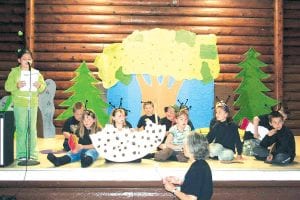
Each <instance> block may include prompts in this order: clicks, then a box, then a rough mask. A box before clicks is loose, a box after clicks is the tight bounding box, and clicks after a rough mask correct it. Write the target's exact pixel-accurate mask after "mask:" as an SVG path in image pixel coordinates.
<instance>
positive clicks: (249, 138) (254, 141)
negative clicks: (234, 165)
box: [240, 104, 287, 156]
mask: <svg viewBox="0 0 300 200" xmlns="http://www.w3.org/2000/svg"><path fill="white" fill-rule="evenodd" d="M278 106H279V109H278V112H279V113H281V114H282V116H283V117H284V120H286V119H287V114H286V113H285V112H284V109H283V107H282V106H281V104H279V105H278ZM272 110H273V111H274V110H276V109H275V108H272ZM240 128H241V129H243V130H245V135H244V144H243V154H245V155H248V156H252V155H253V148H255V147H256V146H258V145H259V143H260V142H261V141H262V140H263V139H264V137H265V136H266V135H267V134H268V132H269V131H270V130H272V129H273V128H272V126H271V125H270V123H269V114H265V115H260V116H255V117H254V118H253V123H251V122H250V121H249V120H248V119H247V118H244V119H243V120H242V123H241V126H240Z"/></svg>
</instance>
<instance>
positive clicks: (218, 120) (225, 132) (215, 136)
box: [206, 102, 242, 161]
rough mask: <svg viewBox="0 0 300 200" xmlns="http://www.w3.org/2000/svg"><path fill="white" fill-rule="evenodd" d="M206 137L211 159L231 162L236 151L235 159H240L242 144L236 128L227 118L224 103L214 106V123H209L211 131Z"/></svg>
mask: <svg viewBox="0 0 300 200" xmlns="http://www.w3.org/2000/svg"><path fill="white" fill-rule="evenodd" d="M206 137H207V140H208V142H209V143H210V145H209V151H210V157H211V158H218V159H219V160H221V161H231V160H233V159H234V154H235V152H236V150H237V153H238V155H237V159H241V158H242V142H241V140H240V136H239V132H238V126H237V125H236V124H235V123H234V122H233V121H232V120H231V118H230V117H229V107H228V106H227V105H226V104H225V103H224V102H223V103H221V104H217V105H216V117H215V122H214V123H211V129H210V131H209V133H208V134H207V136H206Z"/></svg>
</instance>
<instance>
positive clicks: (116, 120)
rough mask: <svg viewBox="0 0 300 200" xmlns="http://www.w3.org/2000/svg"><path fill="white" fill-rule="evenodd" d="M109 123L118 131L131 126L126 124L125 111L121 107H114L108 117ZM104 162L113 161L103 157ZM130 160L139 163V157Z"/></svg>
mask: <svg viewBox="0 0 300 200" xmlns="http://www.w3.org/2000/svg"><path fill="white" fill-rule="evenodd" d="M110 123H111V125H113V126H114V127H115V128H117V129H118V130H119V131H121V130H122V129H124V128H132V127H131V124H128V122H127V121H126V112H125V110H124V109H122V108H116V109H114V110H113V111H112V113H111V117H110ZM105 161H106V162H113V161H110V160H108V159H105ZM131 162H134V163H139V162H141V159H137V160H133V161H131Z"/></svg>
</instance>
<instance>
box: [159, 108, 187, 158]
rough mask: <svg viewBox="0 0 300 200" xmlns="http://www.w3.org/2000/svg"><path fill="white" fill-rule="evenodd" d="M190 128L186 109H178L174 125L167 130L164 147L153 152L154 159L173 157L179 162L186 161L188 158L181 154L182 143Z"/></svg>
mask: <svg viewBox="0 0 300 200" xmlns="http://www.w3.org/2000/svg"><path fill="white" fill-rule="evenodd" d="M190 130H191V128H190V126H189V125H188V113H187V112H186V110H181V111H179V112H178V113H177V114H176V125H174V126H172V127H171V128H170V130H169V134H168V136H167V139H166V143H165V147H164V148H163V149H162V150H160V151H158V152H156V153H155V155H154V160H156V161H166V160H168V159H174V160H177V161H179V162H187V161H188V159H187V158H186V157H185V156H184V154H183V145H184V140H185V139H186V137H187V135H188V134H189V132H190Z"/></svg>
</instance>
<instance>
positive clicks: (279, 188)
mask: <svg viewBox="0 0 300 200" xmlns="http://www.w3.org/2000/svg"><path fill="white" fill-rule="evenodd" d="M62 141H63V137H62V136H61V135H58V136H56V138H47V139H46V138H45V139H44V138H39V139H38V146H39V149H40V151H41V152H44V151H45V150H50V149H52V150H54V151H58V150H60V149H61V145H62ZM299 146H300V137H299V136H298V137H296V147H297V151H296V152H297V153H296V154H297V156H296V158H295V161H294V163H293V164H291V165H288V166H284V167H283V166H273V165H270V164H266V163H264V162H262V161H257V160H255V159H254V158H253V157H246V156H244V159H243V160H242V163H230V164H225V163H221V162H219V161H217V160H208V163H209V164H210V167H211V169H212V174H213V181H214V187H215V194H214V198H213V199H218V198H219V197H220V198H221V197H222V198H224V199H226V198H227V199H238V198H232V196H231V194H230V193H228V191H229V190H233V192H235V191H238V190H240V192H239V193H240V194H239V195H242V194H244V195H249V196H248V198H245V199H254V198H258V199H263V197H269V195H271V196H272V195H273V196H274V197H277V196H278V195H279V196H278V197H287V198H286V199H293V198H292V197H296V195H300V148H299ZM58 155H59V154H58ZM61 155H64V154H63V153H61ZM39 156H40V162H41V164H40V165H37V166H28V167H27V171H26V167H22V166H18V165H17V162H16V161H15V162H14V163H13V164H11V165H10V166H7V167H3V168H0V188H1V190H2V191H3V192H5V194H9V193H10V194H11V193H14V192H16V191H17V190H16V189H15V188H21V189H19V190H22V191H23V192H25V191H27V190H33V188H35V189H37V188H43V191H44V190H45V191H44V193H45V194H47V196H49V198H48V199H51V198H50V196H51V195H54V194H52V192H53V189H56V190H57V188H68V190H66V191H68V192H70V191H73V189H75V188H85V189H84V190H83V191H85V190H86V191H89V192H90V194H91V197H90V198H87V199H93V198H94V195H95V193H94V192H95V191H97V193H98V195H100V196H101V197H103V199H110V198H107V197H105V198H104V196H103V195H106V194H107V193H108V191H106V190H107V189H108V188H110V190H109V191H111V192H112V194H111V195H115V198H111V199H120V198H121V197H122V199H123V196H124V195H125V194H128V195H129V194H130V195H129V196H132V195H133V196H132V197H136V195H134V194H139V195H141V192H142V193H145V196H144V197H145V198H146V196H147V198H148V199H152V197H153V198H154V196H156V195H158V196H160V197H162V196H164V198H162V199H171V198H172V194H169V193H167V192H165V191H164V189H163V186H162V181H161V179H162V178H163V177H165V176H168V175H176V176H179V177H183V176H184V174H185V173H186V171H187V169H188V168H189V166H190V163H179V162H173V161H169V162H156V161H154V160H152V159H143V160H142V162H141V163H105V161H104V159H103V158H100V159H99V160H97V161H96V162H95V163H94V164H93V165H92V166H91V167H89V168H80V162H76V163H70V164H67V165H64V166H61V167H54V166H53V165H52V164H51V163H50V162H49V161H48V160H47V158H46V156H47V155H46V154H43V153H40V155H39ZM95 188H97V190H95V191H94V189H95ZM250 188H252V189H253V190H251V191H249V189H250ZM26 189H27V190H26ZM69 190H70V191H69ZM75 190H76V189H75ZM286 190H288V191H289V192H288V194H286V192H284V191H286ZM120 191H122V192H121V193H120ZM259 191H260V192H259ZM267 191H269V192H271V193H270V194H269V195H267V193H268V192H267ZM23 192H22V193H23ZM61 192H62V191H60V192H59V193H61ZM77 192H78V191H77ZM128 192H129V193H128ZM149 192H150V193H149ZM45 194H44V195H45ZM76 194H78V193H76ZM152 194H153V195H154V196H153V195H152ZM275 194H276V195H275ZM35 195H38V194H35ZM40 195H42V193H41V194H40ZM78 195H79V194H78ZM128 195H127V196H126V195H125V196H126V197H128ZM265 195H267V196H265ZM285 195H288V196H285ZM54 196H55V195H54ZM54 196H53V197H54ZM56 196H57V194H56ZM71 196H72V195H71ZM40 197H41V196H36V198H40ZM230 197H231V198H230ZM240 197H241V198H244V197H242V196H240ZM31 198H33V197H32V196H27V197H26V198H25V197H24V199H31ZM63 198H65V197H63ZM141 198H142V197H141ZM145 198H142V199H145ZM147 198H146V199H147ZM18 199H19V198H18ZM21 199H22V198H21ZM43 199H45V198H44V197H43ZM46 199H47V198H46ZM67 199H68V198H67ZM266 199H268V198H266ZM275 199H276V198H275ZM279 199H281V198H279Z"/></svg>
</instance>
